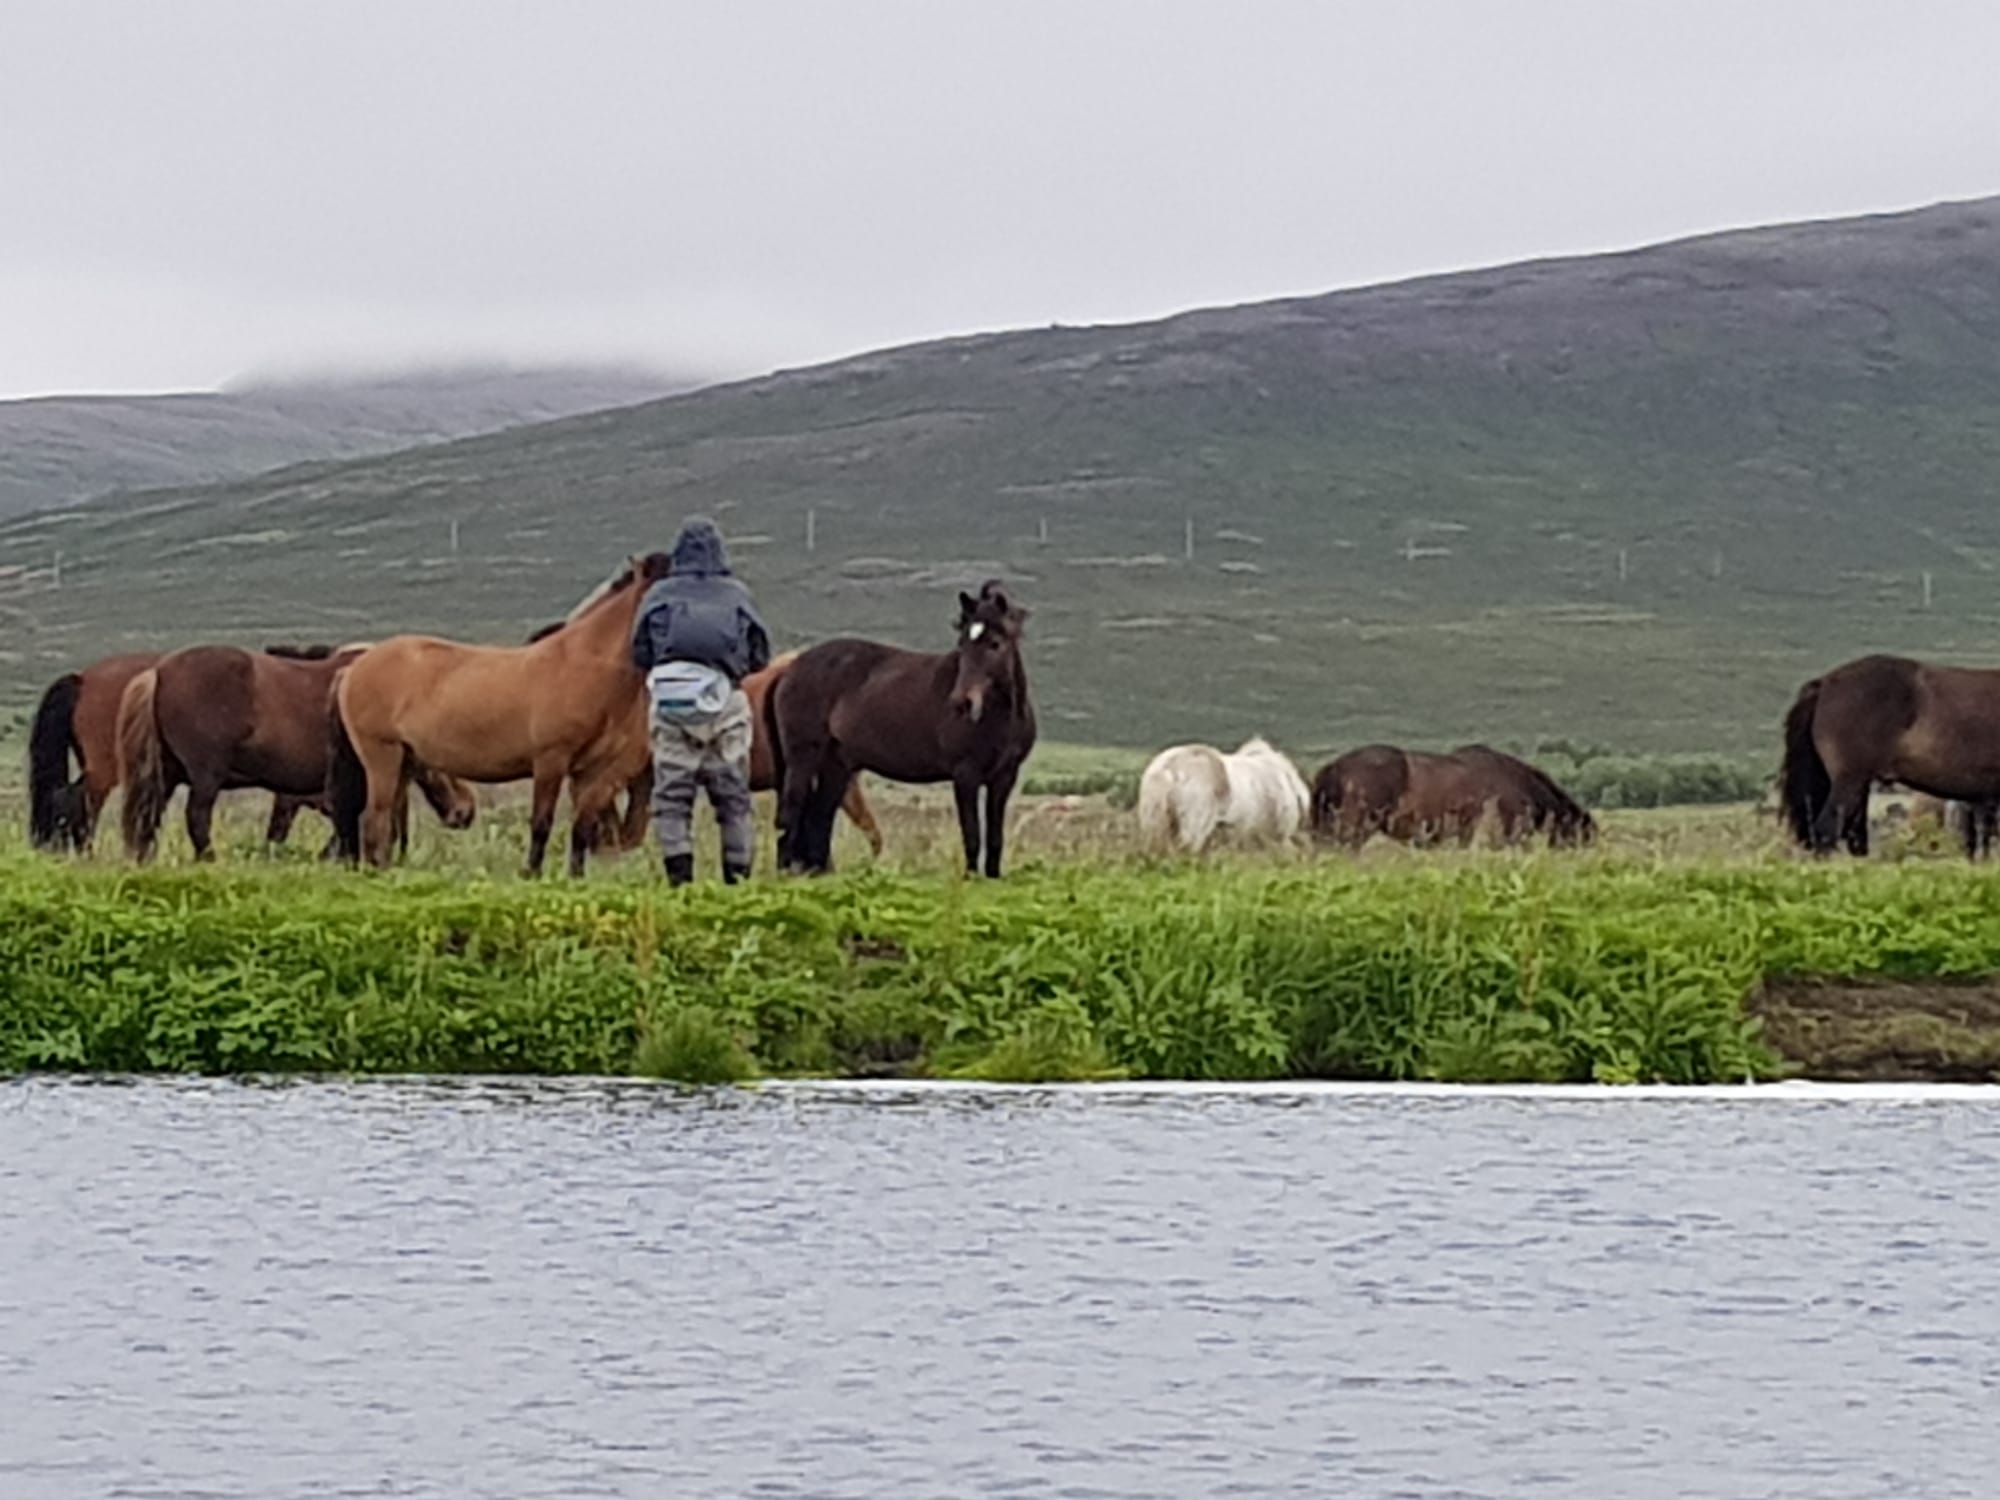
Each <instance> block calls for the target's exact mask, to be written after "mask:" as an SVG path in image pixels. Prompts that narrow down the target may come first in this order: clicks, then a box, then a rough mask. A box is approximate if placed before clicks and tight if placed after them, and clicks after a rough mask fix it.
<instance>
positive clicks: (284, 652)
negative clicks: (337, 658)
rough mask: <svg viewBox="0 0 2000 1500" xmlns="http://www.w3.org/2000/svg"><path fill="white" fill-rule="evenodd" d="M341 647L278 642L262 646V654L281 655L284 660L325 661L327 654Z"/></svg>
mask: <svg viewBox="0 0 2000 1500" xmlns="http://www.w3.org/2000/svg"><path fill="white" fill-rule="evenodd" d="M343 649H345V648H344V647H340V646H327V645H312V646H292V645H283V644H280V645H276V646H266V647H265V648H264V654H265V655H266V656H282V657H283V658H284V659H285V660H286V661H325V660H326V659H327V658H328V657H329V656H332V655H333V654H334V653H335V652H336V651H340V650H343Z"/></svg>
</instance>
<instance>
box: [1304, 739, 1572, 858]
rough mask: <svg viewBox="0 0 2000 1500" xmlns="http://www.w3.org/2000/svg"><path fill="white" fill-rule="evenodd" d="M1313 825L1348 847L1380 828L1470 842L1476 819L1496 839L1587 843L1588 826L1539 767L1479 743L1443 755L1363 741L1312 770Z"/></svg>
mask: <svg viewBox="0 0 2000 1500" xmlns="http://www.w3.org/2000/svg"><path fill="white" fill-rule="evenodd" d="M1312 822H1313V831H1314V833H1316V834H1317V835H1319V836H1320V837H1321V838H1326V839H1332V840H1334V841H1336V842H1339V843H1341V844H1345V845H1346V846H1347V847H1349V848H1353V849H1358V848H1360V847H1361V846H1362V845H1363V844H1365V843H1367V842H1368V840H1369V839H1370V838H1372V837H1373V836H1374V835H1376V834H1378V833H1380V834H1383V835H1385V836H1386V837H1388V838H1391V839H1395V840H1397V841H1399V842H1402V843H1407V844H1417V845H1433V844H1439V843H1444V842H1447V841H1449V842H1453V843H1457V844H1459V845H1461V846H1464V845H1468V844H1470V843H1471V842H1472V841H1473V840H1474V839H1475V838H1476V837H1477V836H1478V835H1479V832H1480V830H1481V829H1482V828H1491V829H1492V831H1493V833H1494V834H1495V835H1496V836H1497V837H1498V839H1499V840H1500V842H1502V843H1505V844H1521V843H1525V842H1527V841H1528V840H1529V839H1531V838H1533V837H1534V836H1535V835H1537V834H1541V835H1543V836H1545V837H1546V838H1547V839H1548V841H1549V843H1550V845H1551V846H1554V847H1566V846H1571V845H1576V844H1587V843H1589V842H1590V841H1591V840H1592V839H1594V838H1595V837H1596V833H1597V825H1596V823H1595V822H1594V820H1593V819H1592V818H1591V816H1590V814H1589V813H1588V812H1586V811H1584V809H1583V808H1582V806H1580V805H1579V804H1578V803H1577V801H1576V799H1575V798H1573V797H1571V796H1570V795H1569V793H1567V792H1565V791H1564V790H1563V789H1562V788H1561V787H1560V786H1558V785H1556V783H1555V781H1554V780H1553V779H1552V778H1551V777H1550V776H1549V775H1548V774H1547V773H1546V772H1544V771H1542V770H1540V769H1539V768H1537V767H1535V766H1532V765H1530V764H1528V762H1526V761H1524V760H1522V759H1520V758H1519V757H1518V756H1514V755H1508V754H1507V753H1506V752H1504V751H1500V750H1495V749H1493V748H1492V747H1491V746H1487V745H1465V746H1461V747H1460V748H1459V749H1457V750H1455V751H1453V752H1452V753H1451V754H1449V755H1435V754H1431V753H1429V752H1426V751H1421V750H1404V749H1402V748H1400V747H1399V746H1395V745H1367V746H1364V747H1363V748H1361V749H1359V750H1351V751H1349V752H1348V753H1347V754H1345V755H1343V756H1340V757H1339V758H1338V759H1336V760H1333V761H1331V762H1329V763H1328V764H1327V765H1325V766H1323V767H1321V769H1320V772H1319V774H1318V775H1317V776H1315V777H1314V778H1313V790H1312Z"/></svg>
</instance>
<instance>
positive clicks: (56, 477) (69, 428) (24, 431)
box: [0, 366, 697, 515]
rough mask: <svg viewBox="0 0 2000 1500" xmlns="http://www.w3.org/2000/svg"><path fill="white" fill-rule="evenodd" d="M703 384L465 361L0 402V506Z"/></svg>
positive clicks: (151, 484) (232, 471)
mask: <svg viewBox="0 0 2000 1500" xmlns="http://www.w3.org/2000/svg"><path fill="white" fill-rule="evenodd" d="M694 384H697V382H695V381H693V380H688V379H677V378H675V377H674V376H671V375H664V374H660V373H657V372H650V371H643V370H628V369H616V368H606V369H596V368H591V367H588V366H583V367H577V368H561V367H558V368H553V369H536V370H513V369H496V368H484V367H469V368H461V369H441V370H432V371H422V372H415V373H409V374H400V375H387V376H379V377H370V378H350V379H318V380H292V381H283V382H278V381H264V382H256V383H249V384H243V385H239V386H236V387H233V388H231V389H227V390H223V391H200V392H187V393H183V394H171V395H158V396H45V397H36V398H32V399H27V400H18V401H0V515H13V514H18V513H19V512H22V511H29V510H40V509H44V508H46V507H48V506H52V505H74V504H76V503H77V502H79V501H83V500H91V499H95V498H97V497H99V496H102V495H106V494H110V493H112V492H114V491H118V490H141V489H159V488H162V487H165V486H168V485H188V484H203V483H210V482H214V481H218V480H229V479H241V478H244V477H245V476H248V475H251V474H257V473H262V472H265V471H267V470H271V469H277V468H283V467H285V466H286V465H288V464H295V463H304V462H309V461H315V460H327V459H343V458H362V457H366V456H368V455H370V454H376V453H388V452H392V451H394V450H396V449H399V448H409V447H413V446H415V445H417V444H419V443H436V442H447V441H450V440H451V439H454V438H462V437H471V436H473V435H475V434H478V433H486V432H498V431H500V430H502V429H503V428H508V427H519V426H522V425H523V424H526V423H531V422H545V421H548V420H550V419H552V418H556V417H566V416H570V415H572V414H574V413H576V412H582V411H598V410H601V409H603V408H605V407H612V406H628V405H631V404H633V403H634V402H639V401H650V400H653V399H655V398H656V397H659V396H663V395H666V394H668V393H669V392H672V391H677V390H685V389H687V388H688V387H689V386H692V385H694Z"/></svg>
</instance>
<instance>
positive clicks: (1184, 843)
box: [1138, 751, 1228, 854]
mask: <svg viewBox="0 0 2000 1500" xmlns="http://www.w3.org/2000/svg"><path fill="white" fill-rule="evenodd" d="M1209 753H1210V754H1211V755H1213V754H1214V752H1213V751H1211V752H1209ZM1185 758H1186V757H1185V756H1184V755H1183V754H1179V753H1176V752H1173V751H1169V752H1167V753H1166V754H1165V755H1164V756H1163V757H1161V758H1156V759H1155V760H1154V761H1153V763H1152V764H1151V765H1149V766H1147V767H1146V771H1145V774H1144V775H1142V776H1141V777H1140V778H1139V808H1138V811H1139V836H1140V838H1141V839H1142V840H1143V841H1144V842H1145V844H1146V846H1147V847H1148V848H1150V849H1170V848H1173V847H1175V846H1178V847H1179V848H1180V849H1181V850H1183V851H1184V852H1186V853H1188V854H1199V853H1200V852H1201V851H1202V850H1203V849H1204V848H1206V847H1207V845H1208V841H1209V839H1210V838H1212V837H1213V836H1214V834H1215V829H1216V825H1217V824H1218V823H1219V822H1220V821H1221V818H1222V807H1221V802H1222V800H1223V799H1224V798H1226V797H1227V796H1228V771H1227V768H1224V767H1219V766H1211V767H1210V768H1209V769H1210V771H1211V774H1210V776H1209V777H1208V778H1207V780H1208V785H1207V786H1205V787H1204V786H1202V785H1200V784H1198V783H1197V782H1196V781H1195V779H1194V778H1193V777H1192V776H1191V775H1190V774H1189V772H1188V771H1187V769H1186V768H1185V764H1184V762H1185ZM1217 769H1220V770H1221V772H1222V776H1221V780H1222V787H1221V788H1220V789H1218V788H1217V786H1216V785H1215V782H1216V779H1217V778H1216V777H1215V775H1214V774H1213V772H1214V771H1215V770H1217ZM1204 793H1206V795H1205V796H1204Z"/></svg>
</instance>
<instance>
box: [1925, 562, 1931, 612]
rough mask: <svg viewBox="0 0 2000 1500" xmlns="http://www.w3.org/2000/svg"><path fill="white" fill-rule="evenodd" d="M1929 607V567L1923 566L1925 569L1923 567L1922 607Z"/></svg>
mask: <svg viewBox="0 0 2000 1500" xmlns="http://www.w3.org/2000/svg"><path fill="white" fill-rule="evenodd" d="M1930 607H1931V570H1930V569H1929V568H1925V569H1924V608H1925V609H1929V608H1930Z"/></svg>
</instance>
